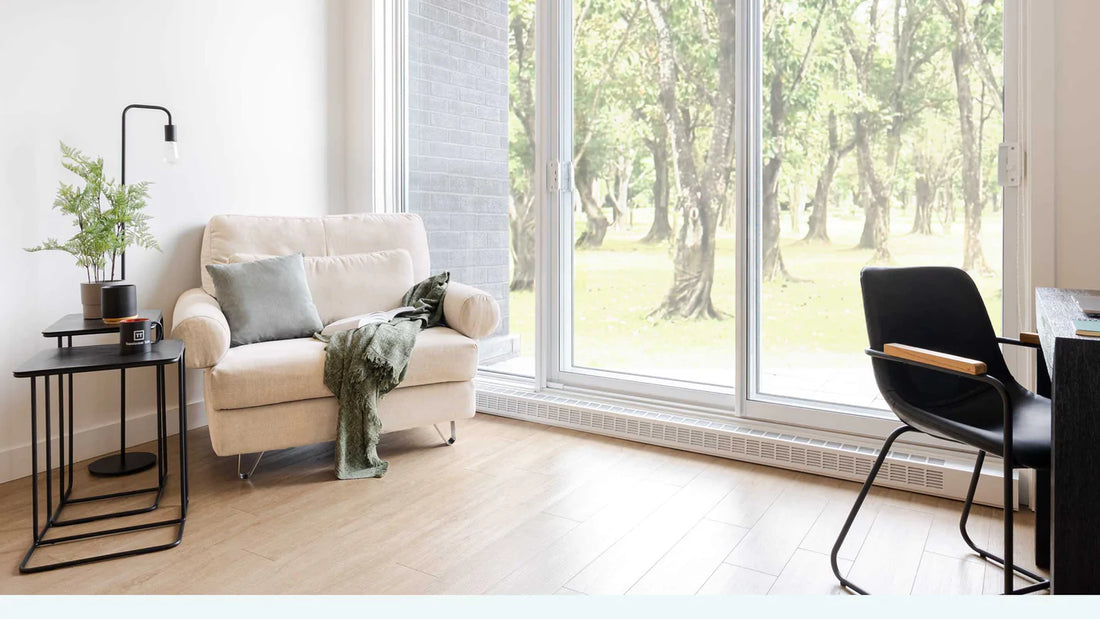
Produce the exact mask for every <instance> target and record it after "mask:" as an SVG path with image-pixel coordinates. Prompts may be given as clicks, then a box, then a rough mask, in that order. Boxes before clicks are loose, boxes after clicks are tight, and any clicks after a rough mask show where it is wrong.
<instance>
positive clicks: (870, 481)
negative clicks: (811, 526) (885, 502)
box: [829, 426, 913, 595]
mask: <svg viewBox="0 0 1100 619" xmlns="http://www.w3.org/2000/svg"><path fill="white" fill-rule="evenodd" d="M912 429H913V428H911V427H909V426H901V427H900V428H898V429H896V430H894V431H893V432H892V433H890V436H888V437H886V442H885V443H883V444H882V449H880V450H879V453H878V457H877V458H875V465H874V466H872V467H871V472H870V473H869V474H868V475H867V481H865V482H863V488H861V489H860V491H859V496H858V497H856V503H855V505H853V506H852V511H851V512H849V513H848V519H847V520H846V521H844V527H843V528H842V529H840V536H839V537H837V538H836V543H835V544H833V552H832V553H831V554H830V555H829V563H830V564H831V565H832V566H833V575H835V576H836V579H837V580H839V581H840V584H841V585H842V586H844V587H847V588H848V589H851V590H852V591H854V592H856V593H858V594H860V595H870V594H869V593H867V591H866V590H864V589H862V588H861V587H859V586H858V585H856V584H855V583H853V582H852V581H850V580H848V579H847V578H845V577H844V576H841V574H840V567H839V566H838V565H837V555H839V554H840V547H841V546H843V545H844V539H845V538H846V537H848V531H849V530H850V529H851V528H852V523H853V522H855V521H856V516H857V515H859V508H861V507H863V501H864V500H866V499H867V494H868V493H869V492H870V491H871V486H872V485H874V483H875V477H877V476H878V472H879V469H881V468H882V464H883V462H885V461H886V456H887V455H889V453H890V447H891V446H893V444H894V441H896V440H897V439H898V437H899V436H901V435H902V434H905V433H906V432H909V431H910V430H912Z"/></svg>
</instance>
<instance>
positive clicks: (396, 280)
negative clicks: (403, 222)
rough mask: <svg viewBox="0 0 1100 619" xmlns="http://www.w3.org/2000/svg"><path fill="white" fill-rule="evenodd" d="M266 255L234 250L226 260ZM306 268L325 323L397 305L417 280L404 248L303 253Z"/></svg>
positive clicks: (247, 258)
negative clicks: (332, 253)
mask: <svg viewBox="0 0 1100 619" xmlns="http://www.w3.org/2000/svg"><path fill="white" fill-rule="evenodd" d="M269 257H270V256H266V255H263V254H243V253H242V254H233V255H232V256H230V257H229V261H230V262H232V263H237V262H252V261H254V260H262V259H264V258H269ZM305 268H306V281H307V282H309V290H310V292H311V293H312V294H313V304H314V305H316V306H317V313H319V314H320V315H321V322H322V323H323V324H325V325H328V324H330V323H332V322H335V321H337V320H340V319H341V318H348V317H350V316H357V315H359V314H366V313H369V312H380V311H386V310H390V309H393V308H395V307H398V306H400V305H401V299H402V297H404V295H405V291H407V290H408V289H409V288H412V285H413V284H415V283H416V282H415V281H413V264H412V258H411V257H410V256H409V252H407V251H405V250H404V249H389V250H386V251H377V252H372V253H369V254H348V255H346V256H306V258H305Z"/></svg>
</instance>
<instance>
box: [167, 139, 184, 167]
mask: <svg viewBox="0 0 1100 619" xmlns="http://www.w3.org/2000/svg"><path fill="white" fill-rule="evenodd" d="M179 159H180V149H179V145H178V143H177V142H165V143H164V162H165V163H168V164H173V163H176V162H177V161H179Z"/></svg>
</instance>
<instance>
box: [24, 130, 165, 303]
mask: <svg viewBox="0 0 1100 619" xmlns="http://www.w3.org/2000/svg"><path fill="white" fill-rule="evenodd" d="M61 165H62V166H64V167H65V169H66V170H69V171H70V172H72V173H73V174H75V175H76V176H78V177H79V178H80V179H81V180H82V181H83V185H80V184H79V183H78V184H73V185H67V184H65V183H64V182H62V183H61V184H60V187H58V190H57V197H56V198H55V199H54V202H53V207H54V208H56V209H57V210H59V211H61V212H62V213H64V214H65V215H68V216H70V217H72V219H73V226H74V227H75V228H76V229H77V232H76V234H74V235H73V236H72V238H70V239H68V240H67V241H64V242H61V241H58V240H57V239H55V238H48V239H46V240H45V242H43V243H42V244H41V245H37V246H35V247H28V248H26V251H30V252H36V251H51V250H55V251H63V252H65V253H68V254H70V255H71V256H73V257H74V258H76V264H77V266H79V267H81V268H83V269H84V273H85V275H86V277H87V281H86V282H84V283H82V284H80V300H81V303H82V304H83V306H84V318H85V320H91V319H97V318H101V317H102V314H101V311H100V305H99V303H100V301H99V298H100V297H99V293H100V288H102V287H103V285H104V284H108V283H117V282H118V280H116V279H115V274H116V272H117V271H116V269H117V268H119V267H120V266H121V265H120V264H119V262H120V258H121V256H122V254H123V253H124V252H125V251H126V250H127V249H128V248H130V247H143V248H148V249H156V250H159V249H160V248H159V247H158V246H157V242H156V240H155V239H154V238H153V236H152V234H151V233H150V232H149V216H148V215H147V214H146V213H145V204H146V199H147V198H148V197H149V183H147V182H142V183H134V184H130V185H123V184H121V183H117V182H115V180H114V179H106V178H104V176H103V158H102V157H98V158H95V159H92V158H90V157H88V156H86V155H84V154H83V153H82V152H80V151H79V150H77V149H75V148H71V147H69V146H67V145H66V144H65V143H64V142H62V143H61Z"/></svg>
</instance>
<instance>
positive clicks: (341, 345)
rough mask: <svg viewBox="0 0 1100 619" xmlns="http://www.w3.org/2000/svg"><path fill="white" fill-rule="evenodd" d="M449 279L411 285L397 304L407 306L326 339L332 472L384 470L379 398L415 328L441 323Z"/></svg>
mask: <svg viewBox="0 0 1100 619" xmlns="http://www.w3.org/2000/svg"><path fill="white" fill-rule="evenodd" d="M449 279H450V274H449V273H446V272H444V273H440V274H439V275H433V276H432V277H429V278H428V279H425V280H424V281H422V282H420V283H419V284H416V285H415V286H413V287H412V288H410V289H409V291H408V292H406V293H405V299H404V302H403V303H402V305H408V306H410V307H412V308H414V309H413V310H412V311H407V312H403V313H401V314H398V315H397V316H395V317H394V318H393V320H391V321H389V322H383V323H377V324H369V325H364V326H362V327H359V328H358V329H352V330H350V331H343V332H340V333H337V334H335V335H333V336H332V337H331V338H328V339H327V341H328V345H327V346H326V347H325V386H326V387H328V388H329V389H330V390H331V391H332V393H333V394H334V395H335V396H336V399H337V400H338V401H339V403H340V408H339V413H338V415H337V421H336V477H338V478H340V479H362V478H364V477H382V476H383V475H385V474H386V470H387V469H388V468H389V463H388V462H386V461H385V460H383V459H381V458H379V457H378V439H379V436H380V435H381V433H382V422H381V421H380V420H379V419H378V403H379V402H380V401H381V400H382V398H383V397H384V396H385V395H386V394H387V393H389V392H390V391H393V389H394V388H396V387H397V385H399V384H400V383H401V381H402V380H404V378H405V371H406V370H408V367H409V356H410V355H411V354H412V349H413V346H415V345H416V336H417V334H418V333H420V331H421V330H422V329H427V328H430V327H435V326H437V325H442V324H444V322H443V297H444V295H445V294H446V293H447V282H448V280H449ZM317 337H318V338H319V339H322V340H324V339H325V338H323V337H321V336H320V335H318V336H317Z"/></svg>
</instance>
